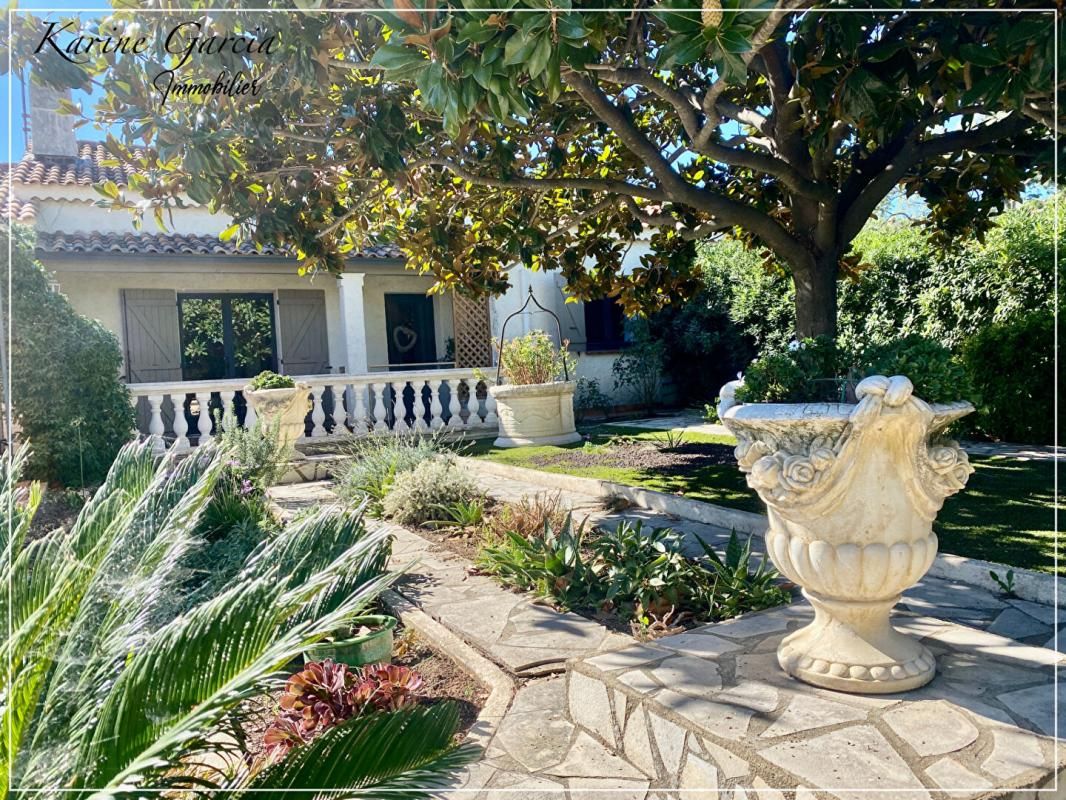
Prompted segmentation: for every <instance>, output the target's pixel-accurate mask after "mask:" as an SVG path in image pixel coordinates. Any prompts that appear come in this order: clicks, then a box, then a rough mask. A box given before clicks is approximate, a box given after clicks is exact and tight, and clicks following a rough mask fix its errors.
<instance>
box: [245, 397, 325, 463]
mask: <svg viewBox="0 0 1066 800" xmlns="http://www.w3.org/2000/svg"><path fill="white" fill-rule="evenodd" d="M309 391H311V386H310V385H309V384H306V383H297V384H296V386H295V387H293V388H292V389H259V390H254V389H252V388H251V387H250V386H245V387H244V389H242V390H241V393H242V394H243V395H244V399H245V402H247V403H248V405H249V406H250V407H251V408H252V409H253V410H254V411H255V415H256V417H257V418H258V419H260V420H262V424H263V425H264V426H266V425H274V424H277V425H278V438H279V439H280V440H281V444H282V446H283V447H284V448H285V449H289V448H291V447H292V445H293V443H294V442H295V441H296V440H297V439H299V438H300V437H301V436H303V435H304V420H305V418H306V417H307V412H308V409H309V408H310V400H309V398H308V396H307V395H308V392H309Z"/></svg>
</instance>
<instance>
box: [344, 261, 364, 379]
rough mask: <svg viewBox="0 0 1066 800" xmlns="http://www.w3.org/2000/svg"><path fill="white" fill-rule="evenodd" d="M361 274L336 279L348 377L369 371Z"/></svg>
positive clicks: (345, 274) (345, 366) (355, 273)
mask: <svg viewBox="0 0 1066 800" xmlns="http://www.w3.org/2000/svg"><path fill="white" fill-rule="evenodd" d="M365 278H366V275H365V274H364V273H362V272H346V273H344V274H343V275H339V276H338V277H337V290H338V292H339V293H340V306H341V309H340V310H341V314H340V322H341V331H342V334H343V336H344V369H345V370H346V371H347V373H348V374H349V375H365V374H366V373H367V372H369V371H370V369H369V364H368V362H367V356H366V313H365V312H364V309H363V281H364V279H365Z"/></svg>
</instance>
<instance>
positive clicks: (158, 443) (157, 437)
mask: <svg viewBox="0 0 1066 800" xmlns="http://www.w3.org/2000/svg"><path fill="white" fill-rule="evenodd" d="M148 409H149V410H150V412H151V417H150V419H149V420H148V432H149V433H150V434H152V452H153V453H155V454H156V455H161V454H162V452H163V451H164V450H165V449H166V443H165V442H164V441H163V434H164V433H166V428H165V427H164V426H163V395H161V394H150V395H148Z"/></svg>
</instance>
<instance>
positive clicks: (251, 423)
mask: <svg viewBox="0 0 1066 800" xmlns="http://www.w3.org/2000/svg"><path fill="white" fill-rule="evenodd" d="M241 397H244V393H243V392H242V393H241ZM257 421H258V415H257V414H256V413H255V409H254V408H252V404H251V403H249V402H247V401H246V402H245V404H244V427H245V428H246V429H248V430H251V429H252V428H254V427H255V423H256V422H257Z"/></svg>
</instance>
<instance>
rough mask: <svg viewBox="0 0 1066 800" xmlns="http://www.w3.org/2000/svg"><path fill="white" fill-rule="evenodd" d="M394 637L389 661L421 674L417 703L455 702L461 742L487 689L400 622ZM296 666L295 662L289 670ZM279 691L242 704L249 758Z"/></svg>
mask: <svg viewBox="0 0 1066 800" xmlns="http://www.w3.org/2000/svg"><path fill="white" fill-rule="evenodd" d="M395 636H396V645H395V646H394V648H393V656H392V663H393V664H398V665H400V666H404V667H409V668H411V669H412V670H414V671H415V672H417V673H418V674H419V675H421V676H422V681H423V683H422V689H421V691H420V693H419V694H420V698H419V703H420V704H421V705H426V706H433V705H437V704H438V703H442V702H446V701H450V702H453V703H455V705H456V708H457V710H458V711H459V729H458V731H457V732H456V736H455V738H456V741H457V742H458V741H462V739H463V737H465V736H466V734H467V731H469V730H470V729H471V728H472V727H473V726H474V723H475V722H477V717H478V714H480V713H481V709H482V707H483V706H484V705H485V702H486V700H487V699H488V696H489V692H488V690H487V689H486V688H485V687H484V686H482V685H481V684H480V683H478V682H477V681H476V680H475V679H474V678H473V677H471V676H470V675H468V674H467V673H466V672H465V671H464V670H463V668H462V667H460V666H459V665H458V664H456V663H455V662H454V661H452V660H451V659H450V658H447V657H446V656H444V655H442V654H440V653H438V652H436V651H435V650H434V649H433V648H431V647H430V646H429V645H428V644H426V643H425V642H424V641H422V640H421V639H420V638H418V636H417V634H415V632H414V631H413V630H406V629H405V628H404V627H403V623H400V624H399V625H397V626H396V629H395ZM299 668H300V666H299V665H296V666H295V667H294V669H293V671H294V672H295V671H296V670H298V669H299ZM281 694H282V690H280V689H279V690H278V691H277V692H275V693H273V694H271V695H260V696H259V697H254V698H252V699H250V700H249V701H248V702H247V704H246V706H245V717H244V723H243V726H242V727H243V730H244V733H245V735H246V737H247V740H246V743H245V752H246V753H247V756H246V758H247V759H248V760H249V761H252V760H254V759H255V758H257V757H258V756H259V755H261V754H262V752H263V735H264V734H265V733H266V730H267V728H268V727H270V723H271V720H272V719H273V717H274V714H275V712H276V711H277V704H278V698H279V697H280V696H281Z"/></svg>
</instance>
